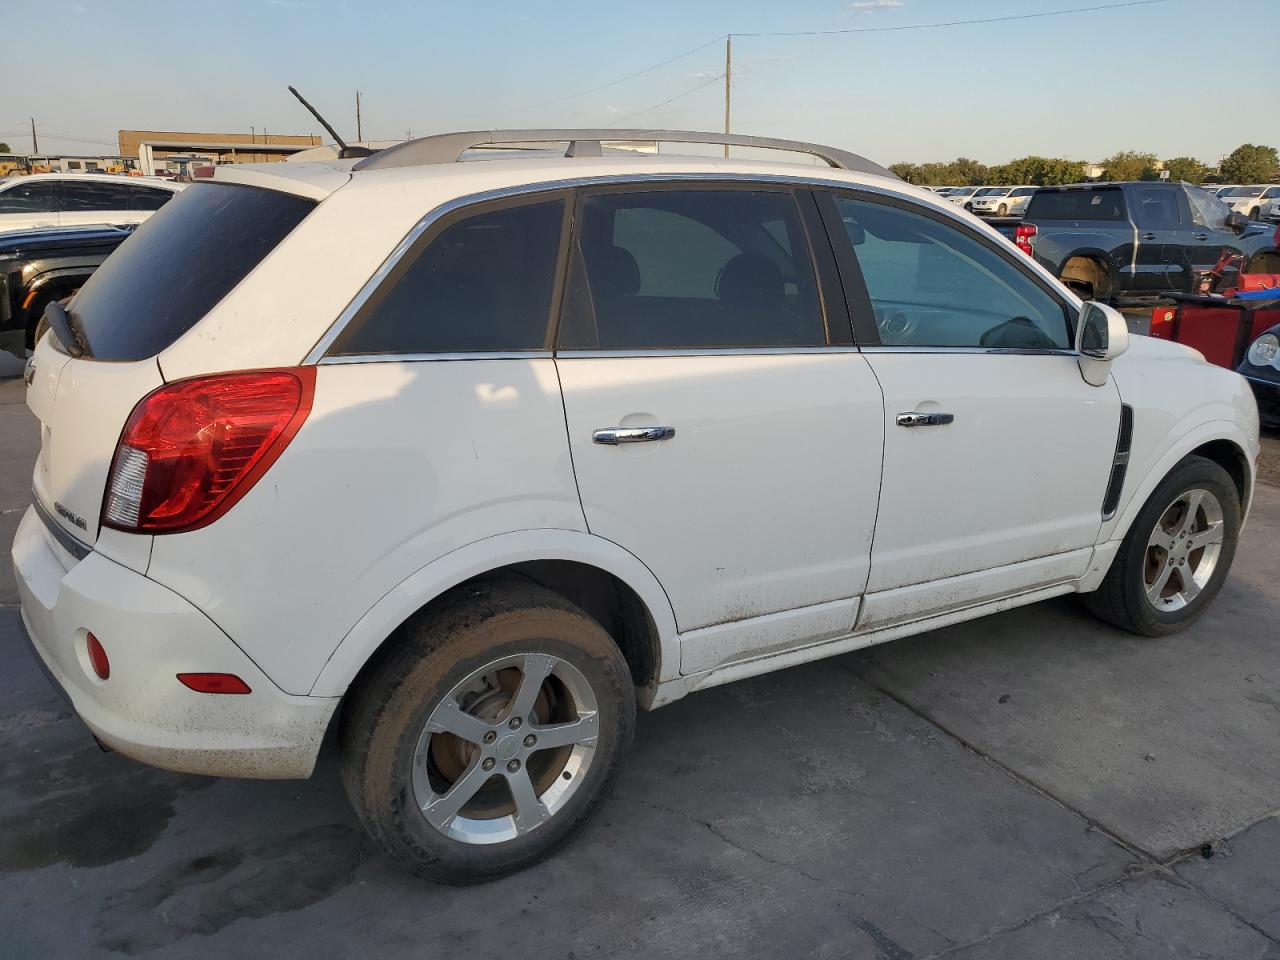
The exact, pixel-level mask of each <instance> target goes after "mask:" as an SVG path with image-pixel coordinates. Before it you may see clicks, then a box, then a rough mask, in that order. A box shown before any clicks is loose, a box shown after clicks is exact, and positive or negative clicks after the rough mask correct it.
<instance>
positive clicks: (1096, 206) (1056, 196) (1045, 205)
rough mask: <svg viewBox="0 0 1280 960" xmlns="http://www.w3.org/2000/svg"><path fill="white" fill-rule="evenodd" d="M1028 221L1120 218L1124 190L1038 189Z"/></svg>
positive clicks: (1117, 188) (1031, 205) (1123, 217)
mask: <svg viewBox="0 0 1280 960" xmlns="http://www.w3.org/2000/svg"><path fill="white" fill-rule="evenodd" d="M1027 219H1028V220H1123V219H1125V206H1124V191H1122V190H1121V189H1120V188H1119V187H1114V188H1105V187H1104V188H1102V189H1099V190H1040V191H1038V192H1037V193H1036V194H1035V196H1033V197H1032V198H1031V203H1030V205H1029V207H1028V209H1027Z"/></svg>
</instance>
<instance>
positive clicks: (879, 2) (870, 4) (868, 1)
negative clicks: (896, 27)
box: [849, 0, 907, 13]
mask: <svg viewBox="0 0 1280 960" xmlns="http://www.w3.org/2000/svg"><path fill="white" fill-rule="evenodd" d="M906 5H907V0H855V2H853V3H851V4H849V9H850V10H857V11H859V12H860V13H870V12H871V11H873V10H894V9H896V8H898V7H905V6H906Z"/></svg>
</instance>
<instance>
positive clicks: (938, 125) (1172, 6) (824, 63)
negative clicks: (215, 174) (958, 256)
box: [0, 0, 1280, 163]
mask: <svg viewBox="0 0 1280 960" xmlns="http://www.w3.org/2000/svg"><path fill="white" fill-rule="evenodd" d="M1106 2H1108V0H783V2H778V0H774V2H762V0H760V2H758V0H697V2H695V0H647V2H643V3H607V2H600V0H556V2H552V0H524V2H484V0H481V2H472V3H435V2H433V3H411V2H408V0H369V2H364V3H361V2H358V0H334V2H330V0H217V2H214V3H199V2H196V3H191V2H184V3H176V4H172V5H166V4H157V3H154V2H145V3H143V2H137V0H114V2H97V0H79V2H64V0H42V2H39V3H24V4H21V5H15V6H14V7H13V8H10V9H9V10H7V11H6V14H5V21H6V30H5V35H6V36H8V37H10V38H18V37H21V38H22V42H21V43H20V44H19V43H10V44H8V45H7V51H6V61H7V66H8V71H7V72H8V75H9V77H10V78H11V79H10V82H9V84H7V88H6V89H7V93H6V95H5V96H4V97H3V110H2V111H0V139H3V140H5V141H7V142H9V143H10V144H11V145H12V146H14V147H16V148H18V149H20V150H24V149H29V147H30V134H29V131H28V129H27V123H28V120H27V117H28V116H31V115H34V116H35V118H36V122H37V124H38V126H37V132H38V133H39V135H40V149H41V151H42V152H52V151H54V150H59V151H64V152H75V153H91V152H94V151H97V150H108V151H109V150H110V149H111V148H109V147H106V146H103V145H98V144H95V143H92V142H80V141H107V142H110V143H114V139H115V132H116V130H117V129H120V128H142V129H164V130H206V131H219V132H221V131H238V130H243V131H246V132H247V131H248V130H249V128H250V126H254V127H257V128H258V130H262V129H263V128H266V129H267V130H269V131H271V132H277V133H312V132H315V133H321V132H322V131H321V130H320V129H319V127H318V125H317V124H316V123H315V122H314V121H313V120H312V119H311V117H310V116H309V115H307V114H306V113H304V112H303V111H302V109H301V107H299V106H298V105H297V104H296V103H295V102H294V101H293V99H292V98H291V97H290V96H289V94H288V93H287V91H286V90H285V87H286V85H287V84H289V83H293V84H295V85H296V86H298V87H299V88H300V89H301V90H302V92H303V93H304V94H305V95H306V96H307V97H308V99H310V100H311V101H312V102H313V103H314V104H316V105H317V106H318V107H319V108H320V109H321V110H322V111H323V112H324V113H326V115H329V116H330V119H331V121H333V122H334V123H335V125H336V126H337V127H338V129H339V132H340V133H342V134H343V135H344V136H348V137H354V128H355V121H354V118H353V113H354V110H353V99H354V91H355V90H356V89H357V88H359V89H360V90H361V91H362V95H363V107H364V118H365V123H364V132H365V137H366V139H379V138H394V137H403V136H404V135H405V134H406V132H407V131H409V130H412V131H413V132H414V134H415V135H421V134H424V133H431V132H440V131H445V130H458V129H476V128H487V127H492V126H596V125H598V126H606V125H609V124H611V123H618V122H625V123H626V124H628V125H634V126H662V127H682V128H695V129H713V130H714V129H720V128H721V126H722V124H723V110H724V103H723V97H724V93H723V81H716V80H715V78H716V77H718V76H719V75H721V74H722V73H723V70H724V44H723V41H720V42H716V43H711V44H710V45H709V46H707V47H705V48H703V49H701V50H699V51H697V52H696V53H692V54H690V55H688V56H685V57H681V58H679V59H677V60H675V61H674V62H672V63H670V64H667V65H666V66H663V67H661V68H659V69H656V70H652V71H650V72H647V73H645V74H643V75H642V76H638V77H635V78H634V79H631V80H628V81H626V82H623V83H618V84H615V85H612V86H609V87H607V88H606V89H603V90H599V91H597V92H594V93H590V94H587V95H585V96H579V97H574V98H572V99H568V100H564V101H563V102H560V103H553V104H549V105H543V106H536V105H538V104H542V103H543V102H544V101H548V100H554V99H559V98H561V97H564V96H566V95H568V94H572V93H575V92H577V91H581V90H585V89H588V88H591V87H595V86H599V85H601V84H605V83H608V82H609V81H611V80H614V79H616V78H619V77H622V76H624V75H626V74H629V73H633V72H635V71H638V70H641V69H643V68H645V67H648V66H650V65H652V64H655V63H658V62H659V61H662V60H665V59H667V58H669V57H673V56H676V55H677V54H680V53H682V52H683V51H686V50H690V49H691V48H693V47H696V46H697V45H699V44H702V43H706V42H708V41H712V40H713V39H714V38H716V37H718V36H721V35H723V34H724V33H726V32H734V33H746V32H770V31H801V30H832V29H850V28H859V29H863V28H873V27H874V28H882V27H897V26H903V25H910V24H927V23H937V22H940V21H949V20H957V19H973V18H983V17H997V16H1003V15H1023V14H1028V13H1034V12H1040V11H1051V10H1061V9H1064V8H1070V7H1081V6H1095V5H1099V4H1102V3H1106ZM187 11H189V12H187ZM201 11H207V12H205V13H201ZM1277 26H1280V0H1218V2H1216V3H1213V4H1205V3H1201V2H1198V0H1166V2H1163V3H1159V4H1154V5H1147V6H1136V7H1129V8H1126V9H1116V10H1108V11H1100V12H1092V13H1080V14H1074V15H1066V16H1055V17H1046V18H1040V19H1024V20H1019V21H1011V22H1005V23H994V24H987V25H968V26H955V27H948V28H935V29H922V30H905V31H899V32H878V33H861V34H842V35H829V36H816V37H747V36H743V37H738V38H736V39H735V41H734V62H735V71H734V87H733V121H734V122H733V127H734V130H735V132H740V133H754V134H764V135H772V136H784V137H794V138H798V139H806V140H816V141H820V142H827V143H831V144H834V145H837V146H841V147H845V148H847V149H851V150H855V151H857V152H859V153H863V154H865V155H867V156H870V157H872V158H874V159H876V160H879V161H881V162H884V163H889V162H894V161H898V160H912V161H923V160H935V159H936V160H946V159H951V158H954V157H956V156H969V157H973V158H975V159H978V160H981V161H984V162H988V163H992V162H999V161H1003V160H1007V159H1010V158H1011V157H1014V156H1022V155H1025V154H1028V153H1040V154H1048V155H1055V156H1064V155H1065V156H1070V157H1073V158H1075V159H1085V160H1093V159H1099V158H1101V157H1103V156H1105V155H1107V154H1109V153H1113V152H1114V151H1116V150H1120V149H1140V150H1150V151H1152V152H1155V153H1157V154H1159V155H1160V156H1162V157H1170V156H1176V155H1182V154H1189V155H1191V156H1196V157H1199V158H1200V159H1202V160H1205V161H1207V162H1211V163H1216V162H1217V160H1218V159H1219V158H1220V157H1221V156H1222V155H1223V154H1224V153H1226V152H1228V151H1230V150H1231V149H1233V148H1234V147H1236V146H1237V145H1239V144H1240V143H1243V142H1262V143H1271V144H1273V145H1274V144H1277V143H1280V126H1278V125H1277V119H1278V118H1280V107H1277V106H1276V103H1277V101H1276V98H1275V97H1274V96H1269V95H1266V94H1262V93H1260V91H1263V90H1266V89H1268V88H1269V86H1270V85H1271V84H1273V83H1274V76H1275V63H1276V61H1275V58H1274V57H1273V56H1271V55H1269V54H1261V53H1250V52H1249V49H1248V48H1249V46H1250V44H1251V42H1252V41H1250V39H1249V38H1250V37H1253V38H1260V37H1262V36H1272V35H1274V33H1275V28H1276V27H1277ZM1264 28H1265V30H1264ZM700 84H705V85H704V86H702V87H701V89H696V90H695V89H694V88H696V87H698V86H699V85H700ZM688 91H693V92H688ZM670 98H678V99H674V100H673V101H672V102H671V103H669V104H666V105H665V106H660V107H657V108H656V109H646V108H649V107H653V106H654V105H656V104H659V103H661V102H662V101H665V100H668V99H670ZM1268 104H1269V105H1270V106H1269V108H1268V107H1267V105H1268ZM638 111H645V112H641V113H638V115H635V116H632V115H633V114H637V112H638ZM24 131H27V132H25V133H24ZM58 134H62V135H64V137H59V136H58ZM66 137H75V138H79V139H78V140H71V139H66Z"/></svg>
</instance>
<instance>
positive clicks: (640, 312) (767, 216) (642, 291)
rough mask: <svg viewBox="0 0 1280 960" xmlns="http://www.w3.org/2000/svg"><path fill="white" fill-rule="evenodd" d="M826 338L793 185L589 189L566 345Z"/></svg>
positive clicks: (564, 329) (782, 342) (747, 343)
mask: <svg viewBox="0 0 1280 960" xmlns="http://www.w3.org/2000/svg"><path fill="white" fill-rule="evenodd" d="M825 339H826V337H825V331H824V328H823V322H822V313H821V309H820V306H819V300H818V295H817V287H816V282H815V279H814V274H813V265H812V263H811V262H810V259H809V253H808V246H807V244H806V243H805V239H804V233H803V229H802V227H801V225H800V219H799V215H798V213H797V210H796V204H795V199H794V198H793V197H792V195H791V194H790V193H784V192H765V191H757V192H753V191H748V190H655V191H650V192H644V193H627V194H617V193H610V194H600V195H596V196H589V197H587V198H586V199H585V200H584V201H583V205H582V215H581V217H580V219H579V235H578V244H577V249H576V250H575V253H574V258H573V262H572V265H571V269H570V280H569V289H568V292H567V296H566V305H565V316H564V320H563V322H562V323H561V333H560V343H559V345H560V347H561V348H562V349H566V350H593V349H604V350H654V349H665V348H672V349H681V348H683V349H693V348H728V347H782V346H818V345H821V344H823V343H824V342H825Z"/></svg>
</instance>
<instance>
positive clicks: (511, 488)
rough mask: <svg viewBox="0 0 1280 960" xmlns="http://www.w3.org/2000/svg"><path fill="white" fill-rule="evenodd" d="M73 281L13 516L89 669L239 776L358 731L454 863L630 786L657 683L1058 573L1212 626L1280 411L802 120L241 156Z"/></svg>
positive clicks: (195, 752) (142, 722)
mask: <svg viewBox="0 0 1280 960" xmlns="http://www.w3.org/2000/svg"><path fill="white" fill-rule="evenodd" d="M628 137H635V138H638V139H643V140H651V141H652V140H666V141H689V140H700V141H705V142H712V143H724V142H728V143H730V144H735V145H745V146H751V147H774V148H778V149H790V150H793V151H805V152H811V153H814V154H816V155H817V156H819V157H821V158H822V159H824V160H826V161H827V163H828V164H829V168H827V169H815V168H814V167H813V166H811V165H806V164H801V163H796V164H794V165H786V164H783V165H780V164H777V163H768V162H761V161H746V160H726V159H722V158H706V157H703V158H699V157H681V156H675V155H669V154H665V153H664V154H660V155H640V154H629V153H620V154H616V155H610V154H609V153H608V151H604V152H603V155H602V151H601V149H600V147H599V143H598V141H599V139H601V138H606V139H608V140H619V139H620V138H621V139H626V138H628ZM557 140H559V141H570V144H569V149H568V150H567V151H566V152H565V153H564V155H561V154H560V153H559V152H557V153H556V154H555V155H553V156H548V155H547V151H546V150H545V149H540V150H537V151H533V152H532V153H530V154H528V155H522V154H521V153H520V152H519V151H512V150H510V149H506V150H504V151H503V153H502V154H501V155H500V156H501V158H499V159H494V158H493V157H492V153H493V152H492V151H488V152H486V151H477V150H476V149H475V148H477V147H480V146H483V145H484V144H486V143H489V142H491V141H499V142H503V143H508V144H516V145H518V144H520V143H523V142H529V141H536V142H539V143H542V144H544V145H545V143H546V142H548V141H557ZM481 155H483V156H486V157H487V159H485V160H484V162H471V160H472V158H477V157H478V156H481ZM46 319H47V321H48V323H49V326H50V330H51V333H50V334H48V335H45V336H43V337H42V338H41V340H40V342H39V343H38V345H37V347H36V351H35V354H34V357H33V360H32V367H31V369H30V370H29V372H28V377H29V383H30V386H29V388H28V398H27V402H28V404H29V406H30V408H31V410H32V411H33V412H34V413H35V415H36V416H37V417H38V418H39V420H40V422H41V424H42V431H43V443H42V448H41V451H40V454H39V458H38V460H37V463H36V467H35V475H34V489H33V504H32V506H31V509H30V510H28V511H27V513H26V515H25V516H24V518H23V519H22V522H21V526H20V527H19V529H18V533H17V538H16V541H15V543H14V547H13V558H14V563H15V565H16V567H17V572H18V583H19V589H20V591H21V601H22V621H23V623H24V624H25V627H26V629H27V630H28V632H29V634H30V636H31V638H32V640H33V644H34V647H35V651H36V653H37V655H38V658H39V659H40V661H41V662H42V663H44V664H45V665H46V666H47V668H48V670H49V672H50V673H51V674H52V676H53V678H54V679H55V681H56V683H57V684H58V685H59V686H60V687H61V688H63V689H64V690H65V691H66V693H67V694H68V695H69V697H70V700H71V702H72V703H73V704H74V707H75V709H76V711H77V712H78V713H79V714H80V716H81V717H82V718H83V719H84V721H85V722H86V723H87V724H88V725H89V727H90V728H91V729H92V730H93V732H94V733H95V734H96V735H97V737H98V738H99V739H100V740H101V741H102V742H103V743H105V744H107V745H109V746H111V747H113V748H115V749H116V750H119V751H120V752H122V753H124V754H127V755H129V756H131V757H135V758H137V759H139V760H142V761H145V762H147V763H152V764H156V765H159V766H163V767H168V768H171V769H175V770H184V771H193V772H199V773H206V774H218V775H228V776H250V777H306V776H308V775H310V773H311V771H312V768H313V765H314V762H315V759H316V752H317V750H318V749H319V746H320V742H321V740H322V739H323V738H324V736H325V734H326V731H328V730H330V729H331V728H336V737H337V742H338V744H339V746H340V749H341V757H342V769H343V777H344V781H345V785H346V788H347V791H348V793H349V795H350V797H351V800H352V802H353V803H354V805H355V808H356V810H357V811H358V813H359V816H360V818H361V819H362V820H363V822H364V823H365V824H366V825H367V827H368V828H369V830H370V832H371V833H372V834H373V836H374V837H376V838H377V839H378V841H379V842H380V843H381V844H382V845H383V847H385V848H386V849H387V850H388V851H389V852H390V853H392V854H393V855H395V856H396V857H399V858H400V859H401V860H403V861H404V862H406V863H407V864H408V865H409V866H410V867H411V868H412V869H413V870H415V871H416V872H418V873H419V874H422V875H424V876H428V877H433V878H437V879H442V880H447V881H455V882H467V881H476V880H482V879H486V878H489V877H493V876H497V875H499V874H502V873H504V872H507V871H510V870H514V869H518V868H520V867H523V866H526V865H528V864H529V863H531V862H533V861H534V860H535V859H537V858H539V857H541V856H543V855H545V854H546V853H547V852H548V851H550V850H551V849H553V848H554V847H555V846H556V845H558V844H559V843H561V842H562V841H563V840H564V839H565V838H566V837H567V836H568V834H569V833H570V832H571V831H572V830H573V829H574V828H575V826H577V825H578V824H580V823H581V822H582V821H583V820H584V819H585V818H586V817H588V816H589V815H590V814H591V813H592V812H593V811H594V810H596V809H597V808H598V807H599V806H600V803H601V801H602V800H603V798H604V797H605V795H606V793H607V791H608V789H609V787H610V785H611V784H612V782H613V781H614V779H615V776H616V774H617V772H618V770H619V767H620V763H621V760H622V756H623V754H624V752H625V750H626V748H627V744H628V742H629V741H630V739H631V735H632V730H633V727H634V724H635V711H636V707H637V704H638V705H639V706H640V707H642V708H645V709H653V708H655V707H659V706H662V705H663V704H666V703H670V702H671V701H673V700H676V699H678V698H680V697H683V696H684V695H685V694H688V693H690V692H692V691H694V690H700V689H704V688H706V687H710V686H714V685H716V684H721V683H726V682H729V681H731V680H736V679H739V678H741V677H747V676H751V675H753V674H759V673H765V672H767V671H771V670H776V669H779V668H782V667H786V666H790V665H792V664H798V663H802V662H804V661H808V660H813V659H816V658H819V657H826V656H830V655H832V654H838V653H844V652H846V651H849V650H854V649H857V648H859V647H865V646H867V645H869V644H874V643H880V642H882V641H885V640H891V639H893V638H895V637H901V636H905V635H908V634H913V633H919V632H921V631H925V630H931V629H933V628H935V627H939V626H942V625H945V624H950V623H956V622H958V621H962V620H968V619H970V618H973V617H978V616H982V615H984V614H988V613H993V612H995V611H998V610H1004V609H1008V608H1010V607H1014V606H1018V605H1021V604H1026V603H1031V602H1033V601H1036V600H1041V599H1044V598H1046V597H1053V596H1057V595H1059V594H1067V593H1080V594H1084V595H1085V597H1086V599H1087V601H1088V603H1089V606H1090V607H1091V608H1092V609H1093V610H1094V611H1096V612H1097V613H1098V614H1100V615H1101V616H1102V617H1104V618H1105V619H1107V620H1109V621H1111V622H1112V623H1115V624H1118V625H1120V626H1122V627H1124V628H1126V629H1129V630H1132V631H1136V632H1138V633H1142V634H1148V635H1160V634H1166V633H1170V632H1172V631H1174V630H1177V629H1179V628H1181V627H1183V626H1185V625H1186V624H1187V623H1188V622H1189V621H1191V620H1193V619H1194V618H1195V617H1197V616H1199V615H1200V614H1201V613H1203V612H1204V611H1205V609H1206V607H1207V606H1208V604H1209V603H1210V601H1211V600H1212V598H1213V597H1214V595H1215V594H1216V593H1217V592H1218V589H1219V587H1220V586H1221V585H1222V582H1223V579H1224V578H1225V576H1226V574H1227V570H1228V568H1229V567H1230V565H1231V560H1232V556H1233V554H1234V552H1235V549H1236V541H1237V537H1238V534H1239V531H1240V526H1241V523H1242V522H1243V519H1244V515H1245V511H1246V508H1247V505H1248V502H1249V498H1250V494H1251V492H1252V488H1253V482H1254V464H1255V460H1256V457H1257V453H1258V420H1257V409H1256V407H1255V405H1254V400H1253V396H1252V394H1251V393H1250V391H1249V388H1248V386H1247V385H1246V384H1245V381H1244V380H1243V379H1241V378H1240V377H1239V376H1237V375H1236V374H1235V373H1232V372H1230V371H1228V370H1224V369H1222V368H1220V367H1215V366H1210V365H1208V364H1206V363H1205V362H1204V361H1203V359H1202V358H1201V357H1200V356H1199V355H1198V354H1197V353H1195V352H1194V351H1192V350H1189V349H1186V348H1184V347H1182V346H1179V345H1177V344H1174V343H1168V342H1165V341H1162V340H1151V339H1147V338H1145V337H1137V338H1134V339H1132V340H1130V338H1129V336H1128V333H1127V328H1126V326H1125V322H1124V320H1123V318H1121V317H1120V316H1119V314H1117V313H1115V312H1114V311H1112V310H1110V309H1109V308H1107V307H1104V306H1101V305H1098V304H1093V303H1086V304H1082V303H1081V302H1080V301H1079V300H1078V299H1077V298H1076V297H1075V296H1073V295H1072V293H1071V292H1070V291H1069V290H1068V289H1067V288H1066V287H1064V286H1063V285H1062V284H1060V283H1059V282H1058V281H1057V280H1056V279H1055V278H1054V277H1053V276H1051V275H1050V274H1049V273H1048V272H1046V271H1045V270H1044V269H1042V268H1041V267H1040V266H1039V265H1037V264H1036V263H1035V262H1034V261H1032V260H1031V259H1030V258H1028V257H1026V256H1024V255H1023V254H1022V253H1020V252H1019V251H1018V250H1017V249H1016V248H1015V247H1014V246H1012V245H1011V244H1010V243H1008V242H1007V241H1005V240H1004V239H1003V238H1001V237H1000V236H999V235H998V234H997V233H995V232H994V231H992V230H991V229H989V228H988V227H986V226H985V225H983V224H981V223H980V222H979V221H978V220H977V219H976V218H974V217H972V216H970V215H968V214H966V213H963V212H962V211H960V210H957V209H956V208H955V206H953V205H952V204H950V203H948V202H947V201H946V200H943V199H940V198H937V197H935V196H934V195H933V194H931V193H929V192H928V191H926V190H922V189H917V188H914V187H910V186H908V185H906V184H904V183H903V182H902V181H900V180H898V179H896V178H895V177H893V176H892V175H890V174H888V173H887V172H886V171H885V170H883V169H882V168H880V167H878V166H876V165H875V164H872V163H869V162H868V161H865V160H863V159H861V158H859V157H856V156H853V155H851V154H846V153H843V152H842V151H839V150H834V149H831V148H826V147H819V146H815V145H809V144H796V143H791V142H787V141H767V140H760V139H756V138H747V137H721V136H716V135H695V134H689V133H678V132H670V131H666V132H664V131H624V132H619V131H614V130H608V131H579V132H570V131H545V130H539V131H528V132H519V131H506V132H501V133H496V134H454V135H446V136H440V137H431V138H427V139H425V140H418V141H413V142H409V143H405V144H403V145H400V146H395V147H392V148H389V149H385V150H382V151H380V152H377V153H375V154H373V155H371V156H368V157H366V158H364V159H360V160H358V161H353V160H351V159H345V160H342V159H339V160H333V161H327V162H323V163H276V164H270V165H265V166H258V167H252V166H244V167H219V168H218V171H217V176H216V178H215V179H214V180H212V181H210V182H204V183H197V184H195V185H193V186H191V187H189V188H188V189H187V190H186V191H184V192H183V193H182V194H181V195H180V196H179V197H177V198H176V199H175V200H174V201H173V202H172V203H170V204H168V205H166V206H165V208H164V209H163V210H161V211H160V212H159V213H158V214H157V215H156V216H155V217H153V218H152V219H151V220H150V221H148V222H147V223H146V224H144V225H143V226H142V227H141V228H140V229H139V230H138V231H137V232H136V234H135V235H134V236H133V237H131V238H130V239H129V240H127V241H126V242H125V243H124V244H123V245H122V246H121V247H120V248H119V250H118V251H117V252H116V253H114V254H113V255H112V256H111V257H110V258H109V259H108V260H107V261H106V263H105V264H104V265H103V266H102V267H101V268H100V269H99V270H98V271H97V272H96V273H95V274H94V275H93V277H92V278H91V279H90V280H89V281H88V282H87V283H86V284H85V285H84V287H83V288H82V289H81V290H80V292H79V294H77V296H76V298H75V299H74V300H73V301H72V302H71V304H70V308H69V311H68V312H64V311H63V310H62V309H61V308H60V307H58V306H57V305H54V306H52V307H51V308H50V310H49V311H48V312H47V314H46Z"/></svg>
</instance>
